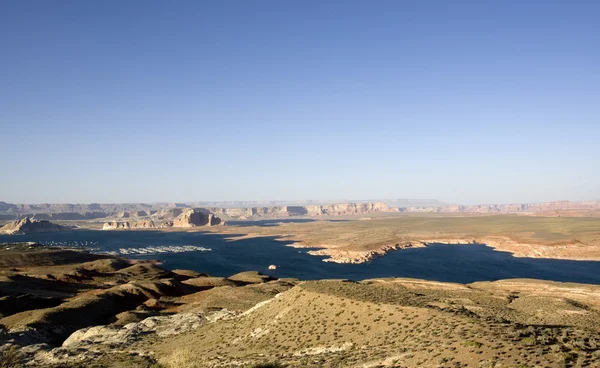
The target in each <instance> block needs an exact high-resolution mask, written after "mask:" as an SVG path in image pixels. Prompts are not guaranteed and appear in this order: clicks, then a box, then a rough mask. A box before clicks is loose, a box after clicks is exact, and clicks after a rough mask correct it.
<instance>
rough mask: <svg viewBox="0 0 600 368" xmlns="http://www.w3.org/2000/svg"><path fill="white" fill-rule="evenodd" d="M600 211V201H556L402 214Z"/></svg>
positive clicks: (417, 209) (424, 208)
mask: <svg viewBox="0 0 600 368" xmlns="http://www.w3.org/2000/svg"><path fill="white" fill-rule="evenodd" d="M577 210H579V211H593V210H600V201H588V202H571V201H556V202H542V203H513V204H481V205H472V206H463V205H444V206H411V207H400V208H399V211H400V212H408V213H411V212H423V213H544V212H552V211H577Z"/></svg>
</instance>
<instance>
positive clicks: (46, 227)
mask: <svg viewBox="0 0 600 368" xmlns="http://www.w3.org/2000/svg"><path fill="white" fill-rule="evenodd" d="M67 229H68V228H67V227H65V226H61V225H58V224H54V223H52V222H50V221H47V220H37V219H32V218H29V217H25V218H24V219H21V220H17V221H15V222H12V223H10V224H7V225H4V226H3V227H1V228H0V234H9V235H22V234H31V233H46V232H52V231H63V230H67Z"/></svg>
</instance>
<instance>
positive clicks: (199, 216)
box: [173, 208, 221, 227]
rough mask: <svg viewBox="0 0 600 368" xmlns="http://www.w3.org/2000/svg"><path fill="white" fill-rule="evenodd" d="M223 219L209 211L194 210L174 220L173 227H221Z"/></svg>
mask: <svg viewBox="0 0 600 368" xmlns="http://www.w3.org/2000/svg"><path fill="white" fill-rule="evenodd" d="M220 223H221V219H220V218H219V217H217V216H215V215H214V214H212V213H210V212H208V211H207V210H204V209H200V208H192V209H188V210H186V211H185V212H183V213H182V214H181V215H179V216H177V217H176V218H175V219H174V220H173V227H196V226H213V225H219V224H220Z"/></svg>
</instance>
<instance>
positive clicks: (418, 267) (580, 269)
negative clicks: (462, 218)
mask: <svg viewBox="0 0 600 368" xmlns="http://www.w3.org/2000/svg"><path fill="white" fill-rule="evenodd" d="M228 236H230V235H227V236H226V235H222V234H211V233H202V232H161V231H88V230H77V231H69V232H58V233H41V234H30V235H19V236H8V235H1V236H0V242H8V241H37V242H41V243H49V242H52V241H53V242H65V243H68V244H73V245H75V244H77V245H78V246H80V245H81V244H86V242H87V244H93V248H95V249H97V250H98V251H103V252H120V251H121V250H125V251H127V250H130V251H131V253H133V252H134V249H136V250H137V249H147V248H149V247H151V248H155V249H163V250H166V249H169V247H173V248H172V249H183V248H181V247H198V250H191V249H190V250H191V251H189V252H185V253H174V252H168V253H161V252H155V253H152V254H143V253H142V254H139V253H140V252H137V253H136V254H129V255H127V257H130V258H136V259H157V260H160V261H163V262H164V265H163V266H164V267H167V268H171V269H176V268H187V269H193V270H196V271H199V272H205V273H208V274H212V275H215V276H229V275H232V274H234V273H237V272H241V271H247V270H257V271H260V272H263V273H268V274H271V275H273V276H276V277H296V278H300V279H323V278H349V279H353V280H362V279H367V278H375V277H414V278H420V279H427V280H437V281H451V282H461V283H468V282H474V281H491V280H498V279H507V278H537V279H546V280H555V281H569V282H582V283H594V284H600V262H594V261H569V260H556V259H537V258H515V257H513V256H512V254H510V253H507V252H498V251H495V250H494V249H492V248H490V247H487V246H485V245H481V244H472V245H446V244H432V245H430V246H428V247H426V248H417V249H406V250H400V251H396V252H392V253H389V254H388V255H386V256H384V257H381V258H378V259H375V260H373V261H371V262H368V263H364V264H358V265H354V264H335V263H325V262H322V259H323V257H316V256H311V255H308V254H307V253H306V252H307V250H308V249H296V248H292V247H287V246H285V245H286V244H290V243H291V242H289V241H279V240H275V239H274V238H272V237H263V238H251V239H241V240H237V241H228V240H227V239H226V237H228ZM83 247H85V246H83ZM200 248H202V249H205V250H207V249H211V251H202V250H201V249H200ZM271 264H274V265H277V270H273V271H270V270H268V266H269V265H271Z"/></svg>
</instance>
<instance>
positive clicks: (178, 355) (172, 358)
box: [159, 349, 202, 368]
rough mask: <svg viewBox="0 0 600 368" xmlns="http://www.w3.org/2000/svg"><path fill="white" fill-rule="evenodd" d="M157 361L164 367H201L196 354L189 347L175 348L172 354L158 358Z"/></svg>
mask: <svg viewBox="0 0 600 368" xmlns="http://www.w3.org/2000/svg"><path fill="white" fill-rule="evenodd" d="M159 363H160V364H161V365H162V366H164V367H166V368H202V365H201V364H200V362H198V359H197V357H196V354H194V353H193V352H192V351H191V350H189V349H179V350H175V351H174V352H173V354H171V355H169V356H166V357H163V358H161V359H159Z"/></svg>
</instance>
